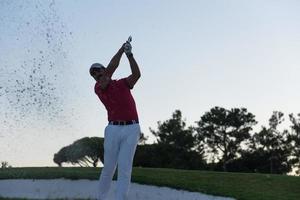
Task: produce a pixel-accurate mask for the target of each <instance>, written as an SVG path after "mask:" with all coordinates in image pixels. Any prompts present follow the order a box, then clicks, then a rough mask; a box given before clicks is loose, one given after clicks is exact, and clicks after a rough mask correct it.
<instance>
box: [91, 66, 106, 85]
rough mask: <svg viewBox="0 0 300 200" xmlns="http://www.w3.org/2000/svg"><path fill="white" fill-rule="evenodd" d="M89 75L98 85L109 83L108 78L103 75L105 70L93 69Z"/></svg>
mask: <svg viewBox="0 0 300 200" xmlns="http://www.w3.org/2000/svg"><path fill="white" fill-rule="evenodd" d="M91 75H92V77H93V78H94V79H95V80H96V81H97V82H99V83H100V84H107V83H108V82H109V81H110V78H109V77H108V76H107V75H106V74H105V68H94V69H93V70H92V73H91Z"/></svg>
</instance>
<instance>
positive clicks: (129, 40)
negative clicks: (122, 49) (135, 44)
mask: <svg viewBox="0 0 300 200" xmlns="http://www.w3.org/2000/svg"><path fill="white" fill-rule="evenodd" d="M131 41H132V37H131V35H130V36H129V37H128V40H127V42H128V43H130V42H131Z"/></svg>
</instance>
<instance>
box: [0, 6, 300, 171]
mask: <svg viewBox="0 0 300 200" xmlns="http://www.w3.org/2000/svg"><path fill="white" fill-rule="evenodd" d="M299 10H300V2H299V1H296V0H288V1H283V0H272V1H271V0H264V1H260V0H253V1H239V0H227V1H225V0H218V1H217V0H206V1H204V0H189V1H179V0H172V1H171V0H169V1H168V0H165V1H161V0H152V1H148V0H144V1H140V0H133V1H115V0H87V1H79V0H64V1H63V0H56V1H53V0H51V1H48V0H33V1H29V0H24V1H17V0H13V1H9V0H0V74H1V77H0V83H1V85H0V113H1V114H0V120H1V127H0V161H7V162H8V163H9V164H10V165H12V166H15V167H19V166H55V163H53V161H52V159H53V155H54V153H56V152H58V151H59V149H61V148H62V147H64V146H66V145H69V144H71V143H72V142H74V141H75V140H77V139H80V138H83V137H94V136H98V137H103V131H104V128H105V126H106V125H107V113H106V110H105V108H104V106H103V105H102V104H101V102H100V101H99V99H98V97H97V96H96V95H95V93H94V90H93V87H94V84H95V82H94V80H93V79H92V78H91V77H90V75H89V73H88V70H89V67H90V65H91V64H92V63H94V62H100V63H102V64H104V65H107V64H108V63H109V61H110V59H111V58H112V56H113V55H114V54H115V53H116V52H117V50H118V49H119V48H120V47H121V45H122V44H123V42H125V41H126V40H127V38H128V36H129V35H131V36H132V38H133V41H132V47H133V49H132V51H133V54H134V56H135V58H136V60H137V62H138V64H139V66H140V70H141V74H142V76H141V78H140V80H139V81H138V83H137V84H136V86H135V88H134V89H133V90H132V94H133V96H134V98H135V101H136V105H137V109H138V113H139V118H140V125H141V128H142V132H143V133H144V134H145V135H146V136H149V142H152V141H154V137H153V136H151V133H150V131H149V127H151V128H152V129H155V128H157V121H164V120H167V119H169V118H170V117H171V115H172V113H173V112H174V111H175V110H176V109H179V110H181V111H182V114H183V118H184V119H185V120H186V122H187V125H195V123H194V122H195V121H198V120H199V119H200V117H201V116H202V115H203V114H204V113H205V112H207V111H209V110H210V109H211V108H212V107H214V106H221V107H225V108H227V109H230V108H235V107H238V108H239V107H245V108H247V109H248V111H249V112H251V113H253V114H254V115H255V116H256V120H257V121H258V122H259V123H258V124H257V126H256V128H257V129H259V128H260V127H261V126H262V125H267V124H268V119H269V118H270V116H271V114H272V112H273V111H275V110H279V111H282V112H283V113H284V114H285V116H286V124H285V125H284V126H285V127H286V128H289V124H288V117H287V115H288V114H289V113H294V114H296V113H300V104H299V100H300V93H299V92H297V91H300V79H299V78H298V77H299V76H298V74H300V59H299V52H300V34H299V33H300V14H299V12H298V11H299ZM129 74H130V67H129V63H128V60H127V58H126V57H125V56H123V57H122V60H121V63H120V65H119V67H118V69H117V71H116V72H115V74H114V76H113V78H114V79H119V78H123V77H126V76H128V75H129Z"/></svg>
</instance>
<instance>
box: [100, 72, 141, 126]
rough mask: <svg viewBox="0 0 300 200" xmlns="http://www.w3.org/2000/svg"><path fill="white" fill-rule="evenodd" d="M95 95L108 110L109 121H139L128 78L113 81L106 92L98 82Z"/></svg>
mask: <svg viewBox="0 0 300 200" xmlns="http://www.w3.org/2000/svg"><path fill="white" fill-rule="evenodd" d="M95 93H96V94H97V95H98V97H99V99H100V101H101V102H102V103H103V104H104V106H105V108H106V110H107V115H108V121H118V120H120V121H130V120H138V114H137V110H136V105H135V101H134V99H133V96H132V94H131V91H130V88H129V86H128V84H127V80H126V78H123V79H120V80H111V82H110V83H109V85H108V86H107V88H106V89H105V90H102V89H101V87H100V84H99V83H98V82H96V84H95Z"/></svg>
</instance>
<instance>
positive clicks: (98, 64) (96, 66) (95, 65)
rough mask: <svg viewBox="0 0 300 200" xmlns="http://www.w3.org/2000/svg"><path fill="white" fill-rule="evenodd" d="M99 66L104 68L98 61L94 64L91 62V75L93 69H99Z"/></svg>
mask: <svg viewBox="0 0 300 200" xmlns="http://www.w3.org/2000/svg"><path fill="white" fill-rule="evenodd" d="M101 68H103V69H105V67H104V66H103V65H102V64H100V63H94V64H92V65H91V67H90V75H92V73H93V70H95V69H101Z"/></svg>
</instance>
